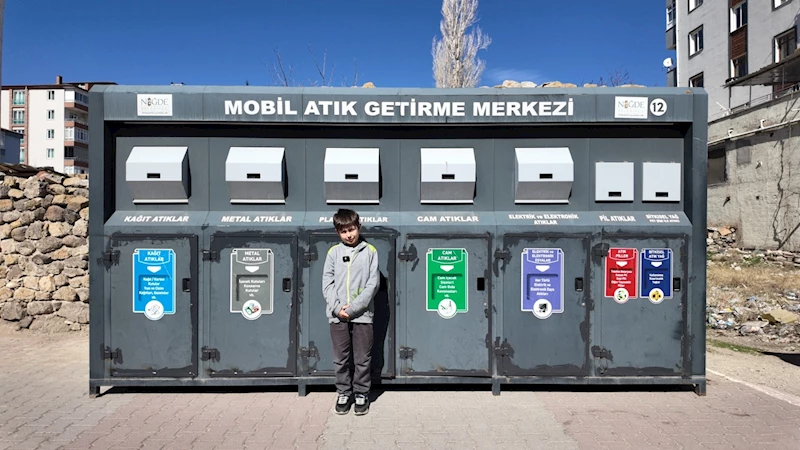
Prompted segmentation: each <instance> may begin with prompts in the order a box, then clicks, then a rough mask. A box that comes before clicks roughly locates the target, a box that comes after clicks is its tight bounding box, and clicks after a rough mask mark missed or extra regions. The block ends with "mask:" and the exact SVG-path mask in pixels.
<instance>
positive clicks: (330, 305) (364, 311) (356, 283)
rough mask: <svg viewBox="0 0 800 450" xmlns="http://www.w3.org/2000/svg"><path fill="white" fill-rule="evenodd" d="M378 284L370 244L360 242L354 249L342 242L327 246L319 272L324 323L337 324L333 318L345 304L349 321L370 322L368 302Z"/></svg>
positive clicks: (374, 252)
mask: <svg viewBox="0 0 800 450" xmlns="http://www.w3.org/2000/svg"><path fill="white" fill-rule="evenodd" d="M379 285H380V273H379V272H378V251H377V250H376V249H375V247H374V246H373V245H372V244H369V243H367V242H366V241H364V240H361V241H359V243H358V244H356V245H355V247H348V246H347V245H345V244H343V243H339V244H337V245H334V246H333V247H331V248H330V249H329V250H328V256H327V257H326V259H325V268H324V269H323V273H322V295H323V297H325V302H326V304H327V306H326V308H325V312H326V314H327V316H328V323H339V322H341V320H340V319H339V317H338V316H337V315H338V314H339V311H341V310H342V307H344V306H345V305H347V304H349V305H350V307H349V308H347V314H348V315H349V316H350V320H349V321H350V322H354V323H372V317H373V315H374V304H373V301H372V300H373V299H374V298H375V294H377V292H378V286H379Z"/></svg>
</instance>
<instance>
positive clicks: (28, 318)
mask: <svg viewBox="0 0 800 450" xmlns="http://www.w3.org/2000/svg"><path fill="white" fill-rule="evenodd" d="M31 323H33V317H31V316H25V317H23V318H22V320H20V321H19V322H17V327H19V328H28V327H29V326H31Z"/></svg>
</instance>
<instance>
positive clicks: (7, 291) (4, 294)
mask: <svg viewBox="0 0 800 450" xmlns="http://www.w3.org/2000/svg"><path fill="white" fill-rule="evenodd" d="M12 297H14V290H13V289H11V288H9V287H5V286H4V287H0V302H4V301H6V300H8V299H10V298H12Z"/></svg>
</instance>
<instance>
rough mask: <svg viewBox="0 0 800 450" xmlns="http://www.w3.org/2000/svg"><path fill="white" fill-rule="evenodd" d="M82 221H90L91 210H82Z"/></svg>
mask: <svg viewBox="0 0 800 450" xmlns="http://www.w3.org/2000/svg"><path fill="white" fill-rule="evenodd" d="M80 216H81V219H85V220H89V208H83V209H82V210H81V214H80Z"/></svg>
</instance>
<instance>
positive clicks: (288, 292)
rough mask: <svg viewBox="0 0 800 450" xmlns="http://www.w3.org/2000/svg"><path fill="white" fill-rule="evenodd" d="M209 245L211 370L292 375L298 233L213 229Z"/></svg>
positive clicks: (217, 373)
mask: <svg viewBox="0 0 800 450" xmlns="http://www.w3.org/2000/svg"><path fill="white" fill-rule="evenodd" d="M211 250H212V251H214V252H217V254H218V255H219V260H218V261H216V262H213V263H212V264H211V269H210V279H209V285H210V297H209V298H210V302H209V314H208V328H207V329H208V341H207V345H208V348H210V349H213V350H214V353H213V354H212V355H213V356H211V357H210V358H209V357H206V359H208V360H209V361H208V370H209V375H211V376H225V377H231V376H248V377H254V376H291V375H294V374H295V368H296V365H297V349H296V347H297V346H296V342H297V339H296V333H297V326H296V307H295V305H296V302H295V298H296V297H295V292H296V286H297V282H296V281H295V280H296V276H295V275H296V270H297V269H296V267H297V264H296V262H297V256H296V255H297V236H296V235H294V234H290V233H286V234H275V233H271V234H267V233H264V234H253V233H247V234H245V233H215V234H214V235H213V236H212V237H211Z"/></svg>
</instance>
